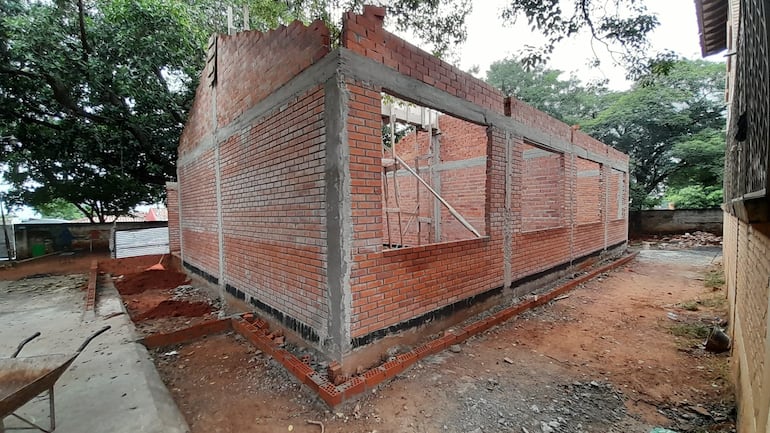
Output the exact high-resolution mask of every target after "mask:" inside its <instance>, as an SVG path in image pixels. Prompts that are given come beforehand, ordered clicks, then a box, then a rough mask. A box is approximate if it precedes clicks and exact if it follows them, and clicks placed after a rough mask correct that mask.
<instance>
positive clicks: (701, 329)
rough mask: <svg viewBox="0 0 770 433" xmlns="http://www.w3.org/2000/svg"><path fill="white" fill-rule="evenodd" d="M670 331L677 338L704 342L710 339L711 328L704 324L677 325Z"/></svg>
mask: <svg viewBox="0 0 770 433" xmlns="http://www.w3.org/2000/svg"><path fill="white" fill-rule="evenodd" d="M669 329H670V331H671V333H672V334H674V335H676V336H677V337H682V338H690V339H693V340H703V339H705V338H706V337H708V335H709V331H711V326H709V325H706V324H704V323H677V324H676V325H672V326H671V327H670V328H669Z"/></svg>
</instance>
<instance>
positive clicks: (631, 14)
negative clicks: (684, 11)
mask: <svg viewBox="0 0 770 433" xmlns="http://www.w3.org/2000/svg"><path fill="white" fill-rule="evenodd" d="M502 17H503V19H506V20H510V21H513V22H515V21H516V20H517V19H518V18H521V17H524V18H526V20H527V23H528V24H529V26H530V28H531V29H532V30H533V31H537V32H540V33H541V34H542V35H543V36H544V37H545V43H544V44H543V45H542V46H540V47H532V46H528V47H525V49H524V50H523V52H522V61H523V63H524V65H525V66H527V67H528V68H530V67H533V66H536V65H539V64H544V63H546V62H547V61H548V60H549V58H550V56H551V54H552V53H553V50H554V48H555V47H556V46H557V45H558V44H559V42H561V41H563V40H564V39H568V38H571V37H575V36H576V35H578V34H581V33H587V34H588V35H590V37H591V48H592V49H594V52H595V53H596V50H597V48H598V49H604V50H606V51H607V52H608V53H609V54H610V56H611V57H612V59H613V61H614V62H615V63H617V64H620V65H623V66H625V67H626V70H627V73H628V76H629V77H631V78H635V79H638V78H640V77H642V76H644V75H646V74H647V73H649V72H666V71H668V70H669V69H670V68H671V65H672V63H673V60H674V59H673V57H672V55H671V53H669V52H663V53H657V54H655V55H652V56H650V55H649V53H650V52H651V50H650V43H649V35H650V33H651V32H652V31H653V30H654V29H655V28H656V27H657V26H658V24H659V22H658V19H657V17H656V16H655V15H653V14H651V13H650V12H649V11H648V9H647V6H646V5H645V4H644V2H640V1H637V0H616V1H614V2H606V1H600V0H574V1H567V2H565V1H561V0H542V1H541V0H509V1H508V5H507V6H506V7H505V8H504V9H503V12H502ZM593 64H594V65H599V58H598V56H596V55H595V56H594V59H593Z"/></svg>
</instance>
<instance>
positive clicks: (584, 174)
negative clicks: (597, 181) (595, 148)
mask: <svg viewBox="0 0 770 433" xmlns="http://www.w3.org/2000/svg"><path fill="white" fill-rule="evenodd" d="M601 175H602V174H601V172H600V171H599V170H583V171H578V172H577V177H599V176H601Z"/></svg>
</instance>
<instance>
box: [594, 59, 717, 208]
mask: <svg viewBox="0 0 770 433" xmlns="http://www.w3.org/2000/svg"><path fill="white" fill-rule="evenodd" d="M723 95H724V64H720V63H712V62H707V61H704V60H679V61H677V62H675V63H674V64H673V65H672V68H671V70H670V71H669V72H668V73H667V74H663V75H656V76H653V77H648V78H646V79H644V80H641V81H640V82H639V83H637V84H635V85H634V86H633V87H632V88H631V89H630V90H628V91H626V92H619V93H616V94H613V95H610V96H609V97H610V98H611V102H610V104H609V105H608V106H607V108H606V109H604V110H602V111H601V113H599V115H597V116H596V117H595V118H593V119H587V120H586V121H585V122H583V124H582V126H583V128H584V130H585V131H586V132H588V133H589V134H591V135H592V136H594V137H596V138H597V139H599V140H601V141H603V142H604V143H607V144H609V145H611V146H613V147H615V148H617V149H619V150H621V151H622V152H625V153H627V154H628V155H629V156H630V157H631V176H632V181H633V182H632V184H631V186H632V195H631V198H632V207H633V208H636V209H641V208H644V207H647V206H649V205H651V204H653V203H654V200H656V199H657V198H659V197H660V193H661V192H663V190H664V188H663V187H664V186H665V185H667V184H668V185H669V186H670V187H672V188H677V187H684V186H690V185H693V184H695V183H699V184H701V185H703V186H717V187H719V185H720V184H721V174H720V173H721V167H722V161H723V159H722V158H723V154H724V134H725V132H724V128H725V115H726V110H725V103H724V96H723ZM651 200H652V201H651Z"/></svg>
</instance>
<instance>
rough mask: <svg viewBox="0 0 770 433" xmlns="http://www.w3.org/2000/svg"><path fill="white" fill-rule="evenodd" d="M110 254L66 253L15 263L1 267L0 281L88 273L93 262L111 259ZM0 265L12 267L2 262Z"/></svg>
mask: <svg viewBox="0 0 770 433" xmlns="http://www.w3.org/2000/svg"><path fill="white" fill-rule="evenodd" d="M109 258H110V255H109V253H82V252H80V253H76V254H75V253H65V254H56V255H51V256H46V257H40V258H37V259H32V260H28V261H24V262H22V263H14V264H13V266H4V267H3V266H0V281H2V280H5V281H13V280H20V279H22V278H27V277H29V276H32V275H41V276H42V275H69V274H77V273H88V269H89V268H90V267H91V262H92V261H93V260H105V259H109ZM0 265H10V263H8V262H0Z"/></svg>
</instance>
